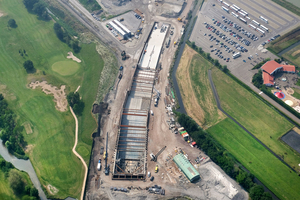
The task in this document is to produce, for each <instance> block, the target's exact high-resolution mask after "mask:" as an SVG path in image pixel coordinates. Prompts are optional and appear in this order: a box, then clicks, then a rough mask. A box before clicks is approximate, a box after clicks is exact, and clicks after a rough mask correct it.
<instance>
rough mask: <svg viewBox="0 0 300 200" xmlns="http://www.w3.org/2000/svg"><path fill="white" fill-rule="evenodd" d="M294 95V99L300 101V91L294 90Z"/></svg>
mask: <svg viewBox="0 0 300 200" xmlns="http://www.w3.org/2000/svg"><path fill="white" fill-rule="evenodd" d="M293 90H294V94H292V96H293V97H295V98H297V99H300V89H297V88H293Z"/></svg>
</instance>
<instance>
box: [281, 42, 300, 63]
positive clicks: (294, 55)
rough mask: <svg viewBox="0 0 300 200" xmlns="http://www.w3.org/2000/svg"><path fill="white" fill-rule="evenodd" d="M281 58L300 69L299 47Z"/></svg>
mask: <svg viewBox="0 0 300 200" xmlns="http://www.w3.org/2000/svg"><path fill="white" fill-rule="evenodd" d="M282 57H284V58H285V59H286V60H288V61H290V62H292V63H293V64H295V65H297V66H298V67H300V45H297V46H296V47H294V48H292V49H291V50H289V51H288V52H286V53H285V54H283V55H282Z"/></svg>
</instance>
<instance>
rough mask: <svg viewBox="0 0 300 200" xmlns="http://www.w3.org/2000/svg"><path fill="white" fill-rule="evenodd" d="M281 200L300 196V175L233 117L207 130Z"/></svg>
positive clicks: (299, 197)
mask: <svg viewBox="0 0 300 200" xmlns="http://www.w3.org/2000/svg"><path fill="white" fill-rule="evenodd" d="M207 131H208V132H209V133H210V134H211V135H212V136H213V137H214V138H215V139H216V140H217V141H218V142H219V143H221V145H222V146H223V147H225V148H226V149H227V150H228V151H229V152H230V153H231V154H232V155H233V156H234V157H235V158H236V159H237V160H238V161H239V162H240V163H241V164H242V165H243V166H245V167H246V168H247V169H248V170H249V171H250V172H251V173H252V174H253V175H255V176H256V177H257V178H258V179H259V180H260V181H261V182H262V183H263V184H264V185H266V186H267V187H268V188H269V189H270V190H271V191H272V192H273V193H274V194H276V196H277V197H279V199H300V190H299V185H300V178H299V177H298V176H297V174H296V173H294V172H293V171H291V170H290V169H289V168H288V167H287V166H286V165H284V164H283V163H282V162H281V161H280V160H278V159H277V158H276V157H275V156H274V155H273V154H271V153H270V152H269V151H268V150H267V149H266V148H265V147H263V146H262V145H261V144H259V143H258V142H257V141H256V140H255V139H254V138H253V137H252V136H250V135H249V134H248V133H247V132H246V131H244V130H243V129H242V128H240V127H239V126H238V125H237V124H236V123H234V122H233V121H232V120H231V119H229V118H226V119H225V120H223V121H221V122H219V123H218V124H217V125H215V126H213V127H211V128H209V129H208V130H207Z"/></svg>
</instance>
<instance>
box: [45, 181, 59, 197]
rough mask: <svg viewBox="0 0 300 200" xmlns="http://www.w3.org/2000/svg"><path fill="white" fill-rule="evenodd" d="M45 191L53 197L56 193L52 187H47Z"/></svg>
mask: <svg viewBox="0 0 300 200" xmlns="http://www.w3.org/2000/svg"><path fill="white" fill-rule="evenodd" d="M46 188H47V191H48V192H49V193H50V194H51V195H55V194H56V193H57V192H58V189H57V188H56V187H54V186H52V185H50V184H49V185H47V187H46Z"/></svg>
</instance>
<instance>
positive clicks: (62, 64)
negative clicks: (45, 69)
mask: <svg viewBox="0 0 300 200" xmlns="http://www.w3.org/2000/svg"><path fill="white" fill-rule="evenodd" d="M79 67H80V66H79V64H78V63H76V62H75V61H58V62H56V63H54V64H53V65H52V70H53V71H55V72H57V73H59V74H60V75H63V76H69V75H73V74H75V73H76V72H77V70H78V69H79Z"/></svg>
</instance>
